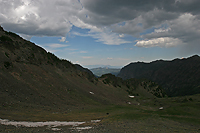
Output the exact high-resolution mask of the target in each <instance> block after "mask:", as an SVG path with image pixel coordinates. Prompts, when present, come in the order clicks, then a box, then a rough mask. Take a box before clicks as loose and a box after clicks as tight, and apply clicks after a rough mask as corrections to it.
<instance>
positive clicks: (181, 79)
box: [118, 55, 200, 96]
mask: <svg viewBox="0 0 200 133" xmlns="http://www.w3.org/2000/svg"><path fill="white" fill-rule="evenodd" d="M199 68H200V57H199V56H198V55H194V56H191V57H188V58H183V59H174V60H171V61H164V60H157V61H153V62H150V63H144V62H135V63H130V64H128V65H127V66H125V67H123V68H122V69H121V71H120V73H119V75H118V76H119V77H121V78H123V79H130V78H146V79H149V80H152V81H154V82H157V83H159V85H161V86H162V87H163V88H165V90H166V91H167V94H168V95H169V96H180V95H192V94H197V93H200V88H199V82H200V80H199V79H200V69H199ZM187 88H188V89H187Z"/></svg>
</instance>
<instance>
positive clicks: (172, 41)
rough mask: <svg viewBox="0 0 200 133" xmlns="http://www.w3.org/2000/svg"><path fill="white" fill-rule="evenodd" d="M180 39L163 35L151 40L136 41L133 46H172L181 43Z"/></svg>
mask: <svg viewBox="0 0 200 133" xmlns="http://www.w3.org/2000/svg"><path fill="white" fill-rule="evenodd" d="M181 43H182V42H181V40H179V39H177V38H169V37H163V38H154V39H151V40H141V41H137V43H136V44H135V46H138V47H145V48H149V47H174V46H177V45H179V44H181Z"/></svg>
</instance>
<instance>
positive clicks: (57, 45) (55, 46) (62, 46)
mask: <svg viewBox="0 0 200 133" xmlns="http://www.w3.org/2000/svg"><path fill="white" fill-rule="evenodd" d="M46 46H48V47H51V48H64V47H68V46H69V45H64V44H58V43H54V44H47V45H46Z"/></svg>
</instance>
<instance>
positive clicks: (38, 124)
mask: <svg viewBox="0 0 200 133" xmlns="http://www.w3.org/2000/svg"><path fill="white" fill-rule="evenodd" d="M84 123H85V122H61V121H47V122H28V121H10V120H7V119H0V124H2V125H12V126H16V127H18V126H24V127H43V126H52V127H58V126H78V125H81V124H84Z"/></svg>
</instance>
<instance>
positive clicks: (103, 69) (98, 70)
mask: <svg viewBox="0 0 200 133" xmlns="http://www.w3.org/2000/svg"><path fill="white" fill-rule="evenodd" d="M120 70H121V69H117V68H109V67H98V68H92V69H90V71H92V72H93V74H94V75H96V76H98V77H101V76H102V75H104V74H108V73H111V74H113V75H115V76H117V75H118V74H119V72H120Z"/></svg>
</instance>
